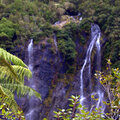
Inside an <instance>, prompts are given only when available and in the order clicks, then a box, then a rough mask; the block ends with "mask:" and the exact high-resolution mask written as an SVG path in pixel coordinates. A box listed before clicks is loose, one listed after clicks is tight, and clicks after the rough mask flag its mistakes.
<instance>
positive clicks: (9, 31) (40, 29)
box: [0, 0, 120, 67]
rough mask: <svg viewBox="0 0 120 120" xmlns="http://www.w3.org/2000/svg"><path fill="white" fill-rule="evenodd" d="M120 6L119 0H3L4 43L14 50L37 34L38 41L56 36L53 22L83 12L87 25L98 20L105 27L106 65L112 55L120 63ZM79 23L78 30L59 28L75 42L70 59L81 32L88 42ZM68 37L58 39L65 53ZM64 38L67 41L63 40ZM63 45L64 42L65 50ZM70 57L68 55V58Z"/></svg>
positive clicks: (0, 39)
mask: <svg viewBox="0 0 120 120" xmlns="http://www.w3.org/2000/svg"><path fill="white" fill-rule="evenodd" d="M119 6H120V2H119V0H93V1H90V0H86V1H84V0H76V1H74V0H57V1H56V0H51V1H49V0H30V1H28V0H12V1H9V0H4V1H3V0H1V3H0V20H1V21H0V43H1V44H0V46H1V47H2V48H7V49H8V50H11V51H12V50H13V48H14V47H15V46H16V45H18V44H19V45H22V44H24V43H25V42H26V41H27V40H28V39H30V38H34V42H35V43H38V42H39V41H40V40H43V39H44V38H46V37H52V36H53V32H54V31H55V29H54V28H53V27H52V25H53V24H54V23H55V22H56V21H58V20H60V21H62V20H65V19H63V18H64V17H63V16H65V15H67V16H71V15H72V16H76V15H77V14H78V13H81V15H82V17H83V20H82V23H83V24H84V25H86V26H87V24H88V23H90V22H95V23H97V24H99V26H100V28H101V31H102V33H103V38H104V39H105V40H106V44H105V46H104V51H103V53H104V62H103V65H105V60H106V58H110V59H111V61H112V63H113V66H114V67H119V63H120V61H119V55H120V53H119V51H120V42H119V39H120V36H119V32H120V29H119V26H120V25H119V24H120V18H119V16H120V13H119V11H120V7H119ZM89 25H90V24H89ZM77 26H78V25H76V28H75V26H74V29H73V31H74V32H73V31H72V29H71V27H67V28H66V27H65V29H62V30H61V32H59V33H61V34H59V36H63V35H62V34H63V33H64V31H65V32H66V33H65V34H67V37H68V38H67V39H68V41H69V44H71V46H73V47H70V48H68V49H71V50H70V51H72V52H73V53H71V54H70V55H68V56H69V58H70V59H73V58H75V56H76V55H75V54H76V53H75V52H74V51H75V49H74V48H75V45H74V42H73V40H75V37H74V36H75V35H76V34H80V35H78V37H80V39H81V41H82V42H84V38H83V36H81V34H82V33H81V32H80V31H81V30H83V27H81V29H80V28H79V30H78V29H77V28H78V27H77ZM88 28H89V27H88ZM76 30H77V32H76ZM58 31H59V30H58ZM71 33H72V34H71ZM68 34H69V35H68ZM88 34H89V31H88ZM65 39H66V38H65V37H63V38H62V37H61V38H59V39H58V42H59V49H60V51H61V52H62V53H65V51H66V50H67V49H66V47H65V46H66V44H67V43H66V42H64V41H65ZM70 39H71V40H70ZM61 41H63V42H62V43H61ZM61 45H63V46H64V50H63V47H61ZM67 51H68V50H67ZM67 53H68V52H67ZM68 54H69V53H68ZM65 56H66V55H65ZM69 58H68V57H67V58H66V57H65V59H69ZM70 59H69V60H70ZM69 60H68V61H69Z"/></svg>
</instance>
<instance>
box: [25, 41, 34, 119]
mask: <svg viewBox="0 0 120 120" xmlns="http://www.w3.org/2000/svg"><path fill="white" fill-rule="evenodd" d="M28 60H29V62H28V67H29V69H30V70H31V72H32V73H33V39H31V41H30V43H29V45H28ZM29 86H30V87H31V88H35V85H34V79H33V76H32V78H31V79H30V81H29ZM33 101H34V98H33V97H31V98H29V101H28V102H29V111H28V113H27V114H26V120H33V119H32V116H33V115H32V114H33V108H34V102H33Z"/></svg>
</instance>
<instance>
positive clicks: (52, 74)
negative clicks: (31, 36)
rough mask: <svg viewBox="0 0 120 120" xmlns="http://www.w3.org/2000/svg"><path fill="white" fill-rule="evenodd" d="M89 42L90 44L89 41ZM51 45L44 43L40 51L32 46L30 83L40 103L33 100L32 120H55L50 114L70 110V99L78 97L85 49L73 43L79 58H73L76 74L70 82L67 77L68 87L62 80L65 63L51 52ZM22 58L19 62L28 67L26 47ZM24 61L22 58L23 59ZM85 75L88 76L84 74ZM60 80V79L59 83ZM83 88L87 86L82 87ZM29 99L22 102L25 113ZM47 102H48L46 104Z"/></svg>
mask: <svg viewBox="0 0 120 120" xmlns="http://www.w3.org/2000/svg"><path fill="white" fill-rule="evenodd" d="M88 42H89V41H88ZM51 48H53V46H52V45H50V44H49V43H47V42H46V43H45V46H44V47H43V46H42V44H41V43H39V44H37V45H34V50H33V61H34V63H33V78H32V79H33V80H34V84H35V90H36V91H38V92H39V93H40V94H41V97H42V101H40V100H38V99H36V98H34V97H33V98H32V99H33V101H34V104H33V111H32V112H33V116H34V117H33V118H32V119H33V120H43V118H47V119H48V120H54V113H53V111H57V108H69V101H68V98H70V96H71V95H79V94H80V69H81V67H82V64H83V62H84V55H85V53H86V47H83V46H81V45H80V44H79V39H77V40H76V50H77V52H78V56H77V58H76V65H75V70H76V72H75V73H74V74H73V77H72V81H70V80H69V79H71V76H70V74H68V77H67V78H66V79H67V81H68V82H67V83H65V80H64V76H66V75H65V71H66V67H65V65H64V61H63V60H62V58H60V56H59V55H58V54H57V52H55V49H54V51H53V49H51ZM23 55H24V56H22V59H23V60H24V62H25V63H26V64H27V63H28V52H27V47H26V49H25V50H24V54H23ZM23 57H24V58H23ZM86 75H87V74H86ZM60 76H63V79H62V80H61V79H60ZM25 84H27V85H28V86H29V81H27V80H26V82H25ZM85 84H86V87H87V86H88V85H87V84H89V83H87V82H86V83H85ZM28 101H29V99H28V98H24V99H22V102H21V103H22V105H23V110H24V113H25V114H26V113H27V112H28V111H29V108H30V104H29V102H28ZM46 101H47V102H46Z"/></svg>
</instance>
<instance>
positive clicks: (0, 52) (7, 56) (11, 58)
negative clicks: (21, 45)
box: [0, 48, 27, 67]
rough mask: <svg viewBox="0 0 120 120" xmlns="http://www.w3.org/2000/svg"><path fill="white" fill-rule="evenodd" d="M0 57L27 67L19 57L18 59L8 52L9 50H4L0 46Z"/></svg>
mask: <svg viewBox="0 0 120 120" xmlns="http://www.w3.org/2000/svg"><path fill="white" fill-rule="evenodd" d="M0 58H4V59H5V60H6V61H8V62H9V63H11V62H12V63H13V64H15V65H20V66H23V67H27V65H26V64H24V62H23V61H22V60H21V59H19V58H18V57H16V56H15V55H12V54H10V53H9V52H7V51H6V50H4V49H2V48H0Z"/></svg>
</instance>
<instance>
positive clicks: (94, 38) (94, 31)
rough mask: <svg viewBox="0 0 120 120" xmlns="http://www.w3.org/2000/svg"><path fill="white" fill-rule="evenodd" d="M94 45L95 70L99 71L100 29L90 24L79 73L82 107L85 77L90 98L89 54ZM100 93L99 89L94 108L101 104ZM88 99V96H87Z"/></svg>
mask: <svg viewBox="0 0 120 120" xmlns="http://www.w3.org/2000/svg"><path fill="white" fill-rule="evenodd" d="M95 44H96V47H97V70H98V71H100V70H101V53H100V52H101V50H100V28H99V26H98V25H96V24H92V25H91V42H90V44H89V46H88V49H87V52H86V57H85V60H84V64H83V66H82V69H81V71H80V84H81V86H80V96H81V97H80V104H82V105H84V102H85V101H86V99H87V98H86V96H85V94H84V93H85V92H84V89H85V87H84V86H85V85H84V79H85V77H87V83H89V92H90V93H89V94H90V95H89V96H91V91H92V89H91V87H92V83H91V53H92V50H93V47H94V45H95ZM85 71H87V76H85V77H84V74H85ZM97 85H98V86H99V81H98V82H97ZM100 93H101V91H100V89H99V90H97V94H98V99H99V100H98V102H97V105H96V107H100V105H101V102H102V100H103V93H102V94H100ZM87 97H88V96H87Z"/></svg>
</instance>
